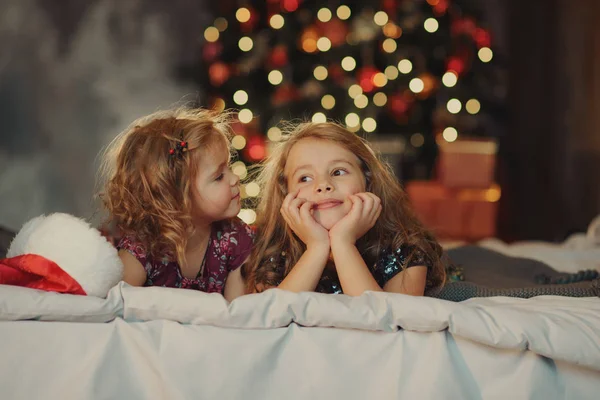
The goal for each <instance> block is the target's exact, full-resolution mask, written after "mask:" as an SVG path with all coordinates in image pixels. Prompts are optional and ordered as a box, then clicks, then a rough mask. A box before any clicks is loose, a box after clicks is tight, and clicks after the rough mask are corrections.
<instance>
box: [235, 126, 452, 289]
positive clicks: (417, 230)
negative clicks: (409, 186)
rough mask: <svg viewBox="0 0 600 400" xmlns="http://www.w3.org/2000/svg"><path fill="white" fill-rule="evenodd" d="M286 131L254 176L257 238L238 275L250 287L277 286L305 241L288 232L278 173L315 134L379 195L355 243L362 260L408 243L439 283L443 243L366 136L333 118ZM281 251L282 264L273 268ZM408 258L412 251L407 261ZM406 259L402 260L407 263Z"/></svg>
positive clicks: (369, 260) (430, 280)
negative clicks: (348, 157) (370, 221)
mask: <svg viewBox="0 0 600 400" xmlns="http://www.w3.org/2000/svg"><path fill="white" fill-rule="evenodd" d="M288 130H290V133H289V134H287V135H286V136H285V137H284V140H283V141H282V142H280V143H278V144H277V145H276V146H274V148H273V149H272V151H271V155H270V156H269V158H268V159H266V160H265V162H264V163H263V165H262V167H261V169H260V170H259V173H258V176H257V179H258V182H259V184H260V186H261V188H262V190H261V195H260V197H259V198H258V200H257V201H258V203H257V221H256V228H257V239H256V242H255V244H254V248H253V251H252V253H251V255H250V258H249V260H248V262H247V263H246V264H245V265H244V266H243V269H242V276H243V277H244V279H245V282H246V286H247V290H248V291H249V292H256V291H260V290H262V289H263V288H268V287H271V286H276V285H277V284H278V283H279V282H280V281H281V280H282V279H283V278H284V277H285V276H286V275H287V274H288V273H289V272H290V270H291V269H292V267H293V266H294V265H295V264H296V263H297V262H298V260H299V259H300V257H301V256H302V254H303V253H304V251H305V250H306V246H305V245H304V243H303V242H302V241H301V240H300V239H299V238H298V237H297V236H296V235H294V233H293V232H292V230H291V229H290V228H289V226H288V225H287V224H286V222H285V220H284V219H283V217H282V216H281V213H280V211H279V210H280V208H281V205H282V203H283V200H284V198H285V196H286V194H287V180H286V177H285V175H284V173H283V171H284V168H285V165H286V161H287V159H288V155H289V153H290V150H291V149H292V147H293V146H294V145H295V144H296V143H298V142H299V141H300V140H303V139H307V138H315V139H321V140H328V141H331V142H333V143H336V144H338V145H340V146H342V147H344V148H345V149H347V150H348V151H350V152H351V153H353V154H355V155H356V156H357V157H358V158H359V160H360V163H361V167H362V171H363V174H364V176H365V180H366V184H367V185H366V187H367V191H369V192H372V193H373V194H375V195H377V196H378V197H379V198H380V199H381V204H382V211H381V215H380V217H379V219H378V220H377V222H376V224H375V226H374V227H373V228H372V229H371V230H370V231H369V232H367V234H365V235H364V236H363V237H362V238H361V239H359V241H358V242H357V247H358V248H359V250H360V252H361V254H362V255H363V257H364V259H365V262H366V263H367V265H374V263H375V262H376V260H377V258H378V256H379V254H380V252H381V251H382V250H383V249H385V248H389V247H392V248H398V247H399V246H401V245H409V246H413V248H414V250H413V253H414V252H415V251H416V250H419V251H421V252H424V253H425V254H426V255H427V256H428V258H429V259H430V261H431V263H432V268H431V269H430V270H429V271H428V276H427V281H428V288H430V287H435V286H439V285H441V284H442V283H443V282H444V280H445V268H444V266H443V263H442V261H441V257H442V254H443V252H442V248H441V247H440V245H439V244H438V243H437V241H436V240H435V238H434V237H433V235H432V234H431V233H430V232H428V231H427V230H426V229H425V228H424V227H423V226H422V224H421V223H420V222H419V220H418V219H417V218H416V216H415V214H414V212H413V211H412V209H411V207H410V204H409V200H408V198H407V195H406V193H405V192H404V190H403V189H402V187H401V185H400V183H399V182H398V180H397V179H396V178H395V176H394V174H393V172H392V170H391V168H390V167H389V166H388V165H387V164H386V163H384V162H383V161H382V160H381V159H380V158H379V157H378V156H377V155H376V153H375V152H374V151H373V150H372V149H371V147H370V146H369V144H368V143H367V141H366V140H364V139H362V138H360V137H359V136H357V135H356V134H354V133H352V132H349V131H348V130H347V129H345V128H344V127H342V126H340V125H337V124H335V123H330V122H327V123H302V124H299V125H297V126H295V127H294V126H291V129H290V128H288ZM282 251H284V252H285V257H284V258H283V259H284V260H285V261H284V264H285V265H284V268H277V267H274V265H273V263H272V261H273V260H279V259H280V256H281V253H282ZM410 258H412V253H411V255H409V257H408V261H410ZM408 261H407V262H408Z"/></svg>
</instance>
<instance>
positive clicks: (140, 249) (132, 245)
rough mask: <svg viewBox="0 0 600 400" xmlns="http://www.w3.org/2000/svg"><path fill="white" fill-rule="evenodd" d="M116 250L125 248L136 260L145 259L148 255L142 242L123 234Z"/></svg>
mask: <svg viewBox="0 0 600 400" xmlns="http://www.w3.org/2000/svg"><path fill="white" fill-rule="evenodd" d="M117 249H118V250H126V251H128V252H129V253H131V254H132V255H133V256H135V257H136V258H137V259H138V260H142V259H146V258H147V256H148V253H147V250H146V247H145V246H144V244H143V243H142V242H141V241H139V240H137V239H136V238H135V237H134V236H131V235H125V236H123V237H122V238H121V239H120V240H119V243H118V244H117Z"/></svg>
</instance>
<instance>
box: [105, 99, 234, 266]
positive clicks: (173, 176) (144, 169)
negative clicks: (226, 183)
mask: <svg viewBox="0 0 600 400" xmlns="http://www.w3.org/2000/svg"><path fill="white" fill-rule="evenodd" d="M229 138H230V128H229V115H228V114H227V113H217V112H213V111H209V110H204V109H191V108H178V109H174V110H164V111H158V112H155V113H153V114H151V115H148V116H145V117H142V118H140V119H138V120H136V121H134V122H133V123H131V124H130V126H129V127H128V128H127V129H125V130H124V131H123V132H121V133H120V134H119V135H118V136H117V137H116V138H115V139H114V140H113V141H112V142H111V143H110V144H109V145H108V147H107V148H106V149H105V150H104V152H103V153H102V155H101V156H102V166H101V169H100V179H101V183H100V184H101V185H102V192H101V193H99V197H100V199H101V200H102V203H103V205H104V207H105V208H106V210H107V211H108V220H107V221H106V223H107V224H111V225H112V226H114V227H115V228H116V229H117V231H118V232H119V234H121V235H131V236H133V237H135V238H136V240H138V241H139V242H140V243H141V244H143V245H144V246H145V248H146V251H147V252H148V253H149V254H152V255H155V256H157V255H161V256H162V255H169V256H175V257H176V259H177V261H178V262H179V263H180V264H181V263H182V262H183V261H184V260H185V248H186V245H187V240H188V237H189V235H190V233H191V232H192V231H193V225H192V193H193V192H192V190H193V182H194V181H195V178H196V176H197V171H196V169H197V165H198V163H199V161H200V157H202V154H203V151H206V150H210V149H211V148H213V146H219V145H225V146H226V147H227V148H228V149H229ZM180 141H186V142H187V146H188V147H187V151H186V152H184V153H182V155H181V157H173V156H171V155H170V150H171V149H173V148H175V147H176V146H177V143H179V142H180ZM199 150H202V151H199Z"/></svg>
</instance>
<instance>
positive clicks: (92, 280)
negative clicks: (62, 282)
mask: <svg viewBox="0 0 600 400" xmlns="http://www.w3.org/2000/svg"><path fill="white" fill-rule="evenodd" d="M21 254H37V255H39V256H42V257H45V258H47V259H48V260H51V261H54V262H55V263H56V264H58V266H59V267H60V268H61V269H62V270H63V271H65V272H66V273H67V274H69V275H70V276H71V277H72V278H73V279H75V280H76V281H77V282H78V283H79V284H80V285H81V287H82V288H83V290H84V291H85V292H86V294H87V295H89V296H97V297H106V295H107V294H108V291H109V290H110V289H111V288H112V287H113V286H115V285H116V284H117V283H118V282H119V281H121V279H122V278H123V264H122V262H121V260H120V259H119V256H118V254H117V249H115V248H114V247H113V246H112V245H111V244H110V243H109V242H108V241H107V240H106V239H105V238H104V237H103V236H102V235H101V234H100V232H99V231H98V230H97V229H95V228H93V227H91V226H90V225H89V224H88V223H87V222H85V221H84V220H82V219H79V218H77V217H74V216H73V215H69V214H62V213H56V214H50V215H48V216H43V215H42V216H39V217H36V218H34V219H32V220H30V221H29V222H27V223H26V224H25V225H23V228H21V230H20V231H19V233H17V235H16V236H15V238H14V239H13V241H12V243H11V245H10V248H9V249H8V252H7V255H6V256H7V257H15V256H18V255H21Z"/></svg>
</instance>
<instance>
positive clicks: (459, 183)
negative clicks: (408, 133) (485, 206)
mask: <svg viewBox="0 0 600 400" xmlns="http://www.w3.org/2000/svg"><path fill="white" fill-rule="evenodd" d="M438 148H439V155H438V160H437V169H436V172H437V178H438V179H437V180H438V181H440V182H441V183H442V184H443V185H444V186H446V187H449V188H480V189H487V188H489V187H490V186H491V185H492V183H493V182H494V170H495V167H496V153H497V144H496V142H495V141H494V140H490V139H461V140H457V141H455V142H451V143H449V142H446V141H440V142H438Z"/></svg>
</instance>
